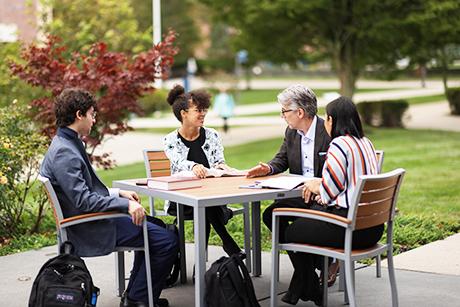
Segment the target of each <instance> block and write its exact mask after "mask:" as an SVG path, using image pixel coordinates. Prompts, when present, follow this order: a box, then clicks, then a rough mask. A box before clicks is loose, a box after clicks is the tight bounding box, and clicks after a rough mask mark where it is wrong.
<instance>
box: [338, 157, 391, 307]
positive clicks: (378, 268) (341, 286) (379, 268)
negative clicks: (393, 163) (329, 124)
mask: <svg viewBox="0 0 460 307" xmlns="http://www.w3.org/2000/svg"><path fill="white" fill-rule="evenodd" d="M375 154H376V155H377V168H378V173H379V174H380V173H381V172H382V167H383V158H384V151H383V150H376V151H375ZM395 210H397V208H396V209H395ZM343 266H344V264H343V262H342V261H341V262H340V268H341V269H340V278H339V291H344V290H345V278H344V275H345V271H344V269H343ZM375 276H376V277H377V278H380V277H382V257H381V256H380V254H379V255H377V256H376V257H375ZM345 300H346V299H345Z"/></svg>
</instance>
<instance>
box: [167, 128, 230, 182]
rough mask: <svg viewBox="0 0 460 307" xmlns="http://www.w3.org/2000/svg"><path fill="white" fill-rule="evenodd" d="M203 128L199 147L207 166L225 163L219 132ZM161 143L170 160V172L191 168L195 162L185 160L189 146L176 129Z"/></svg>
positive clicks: (189, 169)
mask: <svg viewBox="0 0 460 307" xmlns="http://www.w3.org/2000/svg"><path fill="white" fill-rule="evenodd" d="M204 130H205V138H206V140H205V142H204V144H203V146H202V147H201V148H203V151H204V154H205V155H206V158H207V159H208V162H209V166H210V167H211V168H213V167H216V166H217V165H218V164H221V163H225V158H224V147H223V146H222V141H221V140H220V137H219V134H218V133H217V131H216V130H215V129H212V128H206V127H204ZM163 145H164V151H165V153H166V156H168V159H169V161H171V174H175V173H178V172H182V171H191V170H192V168H193V166H194V165H195V164H196V162H193V161H189V160H187V156H188V152H189V148H188V147H187V146H185V144H184V143H183V142H182V140H181V138H180V137H179V135H178V130H177V129H176V130H174V131H173V132H171V133H169V134H168V135H166V136H165V137H164V139H163Z"/></svg>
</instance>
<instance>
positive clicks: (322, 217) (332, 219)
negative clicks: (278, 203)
mask: <svg viewBox="0 0 460 307" xmlns="http://www.w3.org/2000/svg"><path fill="white" fill-rule="evenodd" d="M276 216H294V217H300V218H306V219H312V220H319V221H324V222H327V223H332V224H336V225H339V226H342V227H344V228H348V226H349V225H350V224H351V221H350V220H349V219H347V218H345V217H342V216H339V215H336V214H331V213H326V212H323V211H318V210H311V209H300V208H276V209H274V210H273V217H276Z"/></svg>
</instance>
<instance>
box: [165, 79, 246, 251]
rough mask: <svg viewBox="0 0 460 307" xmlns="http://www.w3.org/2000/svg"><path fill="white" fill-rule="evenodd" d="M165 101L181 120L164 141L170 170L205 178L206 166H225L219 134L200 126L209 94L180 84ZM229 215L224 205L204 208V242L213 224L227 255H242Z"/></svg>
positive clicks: (205, 112) (171, 206)
mask: <svg viewBox="0 0 460 307" xmlns="http://www.w3.org/2000/svg"><path fill="white" fill-rule="evenodd" d="M167 100H168V103H169V104H170V105H171V107H172V110H173V113H174V115H175V116H176V118H177V119H178V120H179V121H180V122H181V127H180V128H179V129H177V130H174V131H173V132H171V133H169V134H168V135H167V136H166V137H165V138H164V140H163V141H164V150H165V153H166V155H167V156H168V158H169V160H170V161H171V173H172V174H175V173H178V172H182V171H192V172H193V173H194V174H195V175H196V176H197V177H199V178H205V177H206V168H220V169H228V168H229V167H228V166H227V165H226V164H225V158H224V148H223V146H222V142H221V140H220V137H219V134H218V133H217V131H216V130H214V129H211V128H205V127H203V124H204V118H205V116H206V114H207V112H208V109H209V106H210V95H209V94H208V93H207V92H204V91H192V92H188V93H186V92H185V91H184V88H183V87H182V86H180V85H176V86H175V87H174V88H173V89H172V90H171V91H170V92H169V94H168V98H167ZM172 208H173V210H171V209H172ZM174 208H175V204H173V203H170V207H169V209H168V213H170V214H171V213H173V212H174V211H175V210H174ZM230 217H231V210H229V209H228V208H226V206H215V207H208V208H206V242H208V239H209V233H210V231H211V225H212V226H213V228H214V230H215V231H216V233H217V234H218V235H219V237H220V238H221V239H222V245H223V248H224V251H225V252H226V253H227V254H228V255H229V256H230V255H233V254H239V255H240V256H241V257H242V258H244V256H245V254H244V253H243V252H242V251H241V249H240V248H239V246H238V244H236V242H235V240H233V238H232V236H231V235H230V234H229V233H228V231H227V229H226V228H225V224H226V223H227V221H228V219H229V218H230ZM206 244H207V243H206Z"/></svg>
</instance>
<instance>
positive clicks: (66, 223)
mask: <svg viewBox="0 0 460 307" xmlns="http://www.w3.org/2000/svg"><path fill="white" fill-rule="evenodd" d="M38 180H39V181H40V182H41V183H42V184H43V186H44V187H45V191H46V194H47V196H48V201H49V202H50V205H51V207H52V209H53V215H54V220H55V222H56V230H57V241H58V252H59V246H61V243H62V242H65V241H67V240H68V235H67V228H68V227H71V226H74V225H78V224H84V223H88V222H93V221H97V220H103V219H113V218H119V217H131V216H130V215H129V214H127V213H120V212H95V213H87V214H82V215H77V216H72V217H68V218H64V215H63V213H62V209H61V205H60V203H59V200H58V198H57V195H56V192H55V191H54V188H53V186H52V184H51V182H50V180H49V179H48V178H46V177H43V176H41V175H39V176H38ZM142 230H143V237H144V246H143V247H129V246H116V247H115V249H114V250H113V252H114V253H115V262H116V266H115V274H116V276H117V278H116V283H117V289H118V296H121V295H122V293H123V291H124V289H125V277H124V276H125V272H124V257H123V252H125V251H143V252H144V255H145V264H146V268H150V251H149V241H148V232H147V219H144V221H143V222H142ZM120 254H121V257H120V256H119V255H120ZM101 256H103V255H101ZM146 273H147V291H148V298H149V307H154V302H153V286H152V275H151V274H152V273H151V270H150V269H146Z"/></svg>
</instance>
